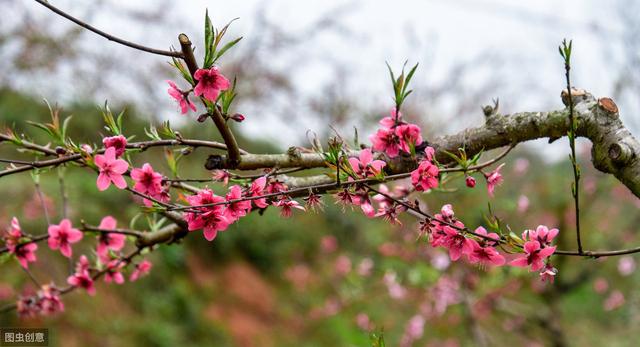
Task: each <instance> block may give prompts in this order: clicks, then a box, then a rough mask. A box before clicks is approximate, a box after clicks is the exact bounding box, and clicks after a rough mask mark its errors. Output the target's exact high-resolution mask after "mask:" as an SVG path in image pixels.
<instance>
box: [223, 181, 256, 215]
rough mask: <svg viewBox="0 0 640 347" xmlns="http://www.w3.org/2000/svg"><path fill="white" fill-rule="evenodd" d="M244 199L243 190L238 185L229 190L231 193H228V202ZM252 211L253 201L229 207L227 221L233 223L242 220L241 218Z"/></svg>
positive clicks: (236, 203) (235, 203)
mask: <svg viewBox="0 0 640 347" xmlns="http://www.w3.org/2000/svg"><path fill="white" fill-rule="evenodd" d="M241 198H242V188H240V186H238V185H233V186H231V187H230V188H229V193H227V196H226V200H227V201H231V200H238V199H241ZM249 211H251V201H248V200H245V201H238V202H234V203H231V204H228V205H227V208H226V210H225V212H226V214H227V219H228V220H229V221H230V222H232V221H236V220H238V219H240V217H244V216H246V215H247V213H248V212H249Z"/></svg>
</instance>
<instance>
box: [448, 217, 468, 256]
mask: <svg viewBox="0 0 640 347" xmlns="http://www.w3.org/2000/svg"><path fill="white" fill-rule="evenodd" d="M443 229H444V232H445V234H447V237H446V240H445V241H444V247H445V248H448V249H449V257H450V258H451V260H452V261H456V260H458V259H460V257H461V256H462V255H463V254H466V255H468V254H470V253H471V252H472V251H473V242H471V240H470V239H468V238H466V237H465V236H464V235H462V234H461V233H459V232H458V231H457V230H456V229H454V228H451V227H449V226H446V225H445V226H444V227H443Z"/></svg>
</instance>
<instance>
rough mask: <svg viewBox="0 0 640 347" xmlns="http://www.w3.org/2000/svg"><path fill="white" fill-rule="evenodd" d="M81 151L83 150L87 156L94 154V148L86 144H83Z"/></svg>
mask: <svg viewBox="0 0 640 347" xmlns="http://www.w3.org/2000/svg"><path fill="white" fill-rule="evenodd" d="M80 149H82V150H83V151H84V152H85V153H87V154H91V153H93V148H91V146H89V145H88V144H86V143H83V144H82V145H80Z"/></svg>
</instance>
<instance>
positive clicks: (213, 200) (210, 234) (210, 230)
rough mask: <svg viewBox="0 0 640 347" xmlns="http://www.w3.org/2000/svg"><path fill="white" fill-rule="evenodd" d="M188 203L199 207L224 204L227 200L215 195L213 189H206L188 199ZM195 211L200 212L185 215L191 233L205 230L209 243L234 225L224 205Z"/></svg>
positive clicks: (199, 208) (197, 208) (198, 208)
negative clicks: (219, 232)
mask: <svg viewBox="0 0 640 347" xmlns="http://www.w3.org/2000/svg"><path fill="white" fill-rule="evenodd" d="M187 201H188V202H189V204H190V205H191V206H199V205H207V204H217V203H223V202H224V201H225V200H224V198H222V197H220V196H217V195H215V194H213V192H212V191H211V189H208V188H205V189H202V190H201V191H199V192H198V193H197V194H196V195H192V196H189V197H187ZM194 209H196V210H198V212H197V213H194V212H188V213H185V214H184V218H185V220H186V221H187V223H188V228H189V231H193V230H198V229H203V232H204V238H205V239H207V240H208V241H211V240H213V239H215V238H216V235H218V231H223V230H226V229H227V227H228V226H229V224H231V223H232V221H229V219H228V218H227V216H226V212H225V207H224V206H223V205H216V206H207V207H194Z"/></svg>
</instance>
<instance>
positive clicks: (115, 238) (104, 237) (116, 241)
mask: <svg viewBox="0 0 640 347" xmlns="http://www.w3.org/2000/svg"><path fill="white" fill-rule="evenodd" d="M116 224H117V221H116V220H115V218H113V217H111V216H106V217H104V218H102V221H100V225H99V226H98V228H99V229H103V230H113V229H115V228H116ZM125 239H126V236H125V235H124V234H118V233H105V232H101V233H100V234H99V235H98V247H97V248H96V253H97V254H98V257H99V258H100V261H102V262H107V261H108V260H109V250H112V251H114V252H117V251H119V250H121V249H122V247H124V243H125Z"/></svg>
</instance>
